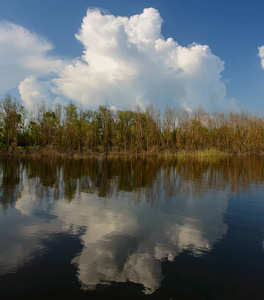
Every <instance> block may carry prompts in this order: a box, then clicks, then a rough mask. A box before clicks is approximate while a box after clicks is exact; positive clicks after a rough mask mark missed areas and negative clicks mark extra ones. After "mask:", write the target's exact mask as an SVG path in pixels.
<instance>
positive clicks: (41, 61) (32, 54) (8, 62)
mask: <svg viewBox="0 0 264 300" xmlns="http://www.w3.org/2000/svg"><path fill="white" fill-rule="evenodd" d="M52 49H53V45H52V44H51V43H50V42H48V41H47V40H45V39H44V38H42V37H40V36H39V35H37V34H35V33H31V32H29V31H28V30H27V29H25V28H24V27H22V26H19V25H16V24H13V23H9V22H0V93H4V92H6V91H7V90H9V89H13V88H17V87H18V85H19V82H20V81H22V80H24V79H25V77H27V76H40V75H47V74H48V73H50V72H55V73H56V72H58V71H59V70H60V69H61V68H62V67H63V65H64V64H65V62H64V61H63V60H60V59H57V58H54V57H52V56H50V55H48V52H49V51H50V50H52Z"/></svg>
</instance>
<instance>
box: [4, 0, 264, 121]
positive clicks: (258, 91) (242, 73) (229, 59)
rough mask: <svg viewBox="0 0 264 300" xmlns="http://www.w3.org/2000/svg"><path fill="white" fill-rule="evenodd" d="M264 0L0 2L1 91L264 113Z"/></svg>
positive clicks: (33, 100)
mask: <svg viewBox="0 0 264 300" xmlns="http://www.w3.org/2000/svg"><path fill="white" fill-rule="evenodd" d="M263 28H264V1H258V0H251V1H250V0H240V1H238V0H236V1H235V0H228V1H227V0H221V1H218V0H210V1H209V0H203V1H201V0H200V1H198V0H155V1H152V0H133V1H130V0H128V1H119V0H112V1H109V0H108V1H107V0H97V1H96V0H94V1H89V0H86V1H84V0H75V1H62V0H53V1H50V0H45V1H40V0H23V1H21V0H9V1H6V0H0V97H1V98H4V97H5V95H6V94H7V93H10V94H11V95H12V96H13V97H16V98H17V99H19V100H21V101H23V103H24V105H25V106H26V107H27V108H29V109H32V108H33V107H34V105H35V104H37V103H39V102H41V101H45V102H46V103H47V104H49V105H51V104H54V103H61V104H63V105H66V104H67V103H68V102H69V101H73V102H75V103H76V104H77V103H82V104H83V105H85V106H86V107H89V108H92V109H95V108H97V107H98V106H99V105H105V104H107V105H109V106H111V107H117V108H120V109H126V108H129V107H134V106H136V105H140V106H142V107H145V106H146V105H148V104H151V103H152V104H154V105H157V106H158V107H160V108H161V109H162V108H164V107H165V106H166V105H171V106H175V107H176V108H183V109H187V110H190V111H191V110H194V109H196V108H197V107H202V108H203V109H205V110H208V111H213V110H222V111H227V110H235V111H240V110H245V111H248V112H250V113H254V114H258V115H260V116H263V113H264V101H263V99H264V47H263V48H261V47H262V46H264V30H263Z"/></svg>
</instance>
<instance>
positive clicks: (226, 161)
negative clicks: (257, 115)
mask: <svg viewBox="0 0 264 300" xmlns="http://www.w3.org/2000/svg"><path fill="white" fill-rule="evenodd" d="M145 298H146V299H168V300H169V299H173V300H174V299H264V158H262V157H257V156H251V157H229V158H221V159H198V160H193V159H178V160H165V159H164V160H158V161H157V160H156V159H148V160H145V159H113V160H110V159H108V160H107V159H90V160H70V159H68V160H45V159H42V160H34V159H14V158H9V159H6V158H5V159H1V160H0V299H145Z"/></svg>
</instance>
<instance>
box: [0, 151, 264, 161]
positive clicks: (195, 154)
mask: <svg viewBox="0 0 264 300" xmlns="http://www.w3.org/2000/svg"><path fill="white" fill-rule="evenodd" d="M244 155H260V156H262V155H263V153H256V152H255V153H248V152H243V153H242V152H241V153H236V152H233V153H229V152H222V151H218V150H215V149H211V150H204V151H201V150H197V151H185V150H182V151H177V152H171V151H141V152H138V153H137V152H136V151H127V152H124V151H123V152H117V151H111V152H108V153H104V152H90V151H88V152H59V151H56V150H50V149H49V150H47V149H41V150H29V151H26V150H17V151H0V157H31V158H42V157H58V158H76V159H78V158H80V159H82V158H102V157H103V158H106V157H107V158H112V157H113V158H114V157H115V158H127V157H129V158H134V157H142V158H148V157H149V158H153V157H155V158H183V157H186V158H201V157H202V158H203V157H227V156H229V157H230V156H244Z"/></svg>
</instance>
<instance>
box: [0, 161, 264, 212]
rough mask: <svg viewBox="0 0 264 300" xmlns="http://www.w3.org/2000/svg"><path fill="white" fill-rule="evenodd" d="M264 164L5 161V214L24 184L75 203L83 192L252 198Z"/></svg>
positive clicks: (1, 167)
mask: <svg viewBox="0 0 264 300" xmlns="http://www.w3.org/2000/svg"><path fill="white" fill-rule="evenodd" d="M263 170H264V159H263V158H262V157H258V156H241V157H222V158H211V159H210V158H202V159H195V158H182V159H181V158H177V159H165V158H161V159H157V160H156V159H153V158H149V159H146V158H123V159H121V158H113V159H109V158H100V159H96V158H91V159H57V158H53V159H47V158H43V159H41V160H39V159H17V158H12V159H11V158H5V159H3V158H2V159H1V160H0V176H1V178H0V180H1V195H0V202H1V204H2V206H3V207H4V208H7V207H8V204H11V203H13V202H15V201H16V198H17V196H16V194H17V193H18V190H19V184H20V183H21V182H23V185H25V184H29V180H30V185H31V186H32V188H33V187H35V190H36V194H37V195H38V196H39V197H44V195H45V194H47V193H48V194H49V195H50V193H52V196H49V197H53V199H56V200H59V199H63V198H64V199H66V200H67V201H69V202H70V201H72V199H74V198H75V197H76V194H78V193H80V192H85V193H91V194H96V195H98V196H99V197H104V198H110V197H112V196H113V195H116V196H118V195H122V194H123V193H131V192H133V199H134V201H135V202H140V201H142V200H145V201H147V202H149V203H152V204H153V203H155V202H157V201H158V199H159V197H160V193H161V191H162V192H163V193H164V192H165V194H166V196H167V198H168V199H170V198H171V197H176V196H177V194H179V193H186V192H188V193H193V194H195V195H200V196H201V197H202V196H203V194H204V193H206V192H207V191H208V190H211V189H213V190H226V189H228V190H230V191H232V192H248V191H249V190H250V186H251V185H252V184H254V185H259V184H262V183H263V179H264V174H263Z"/></svg>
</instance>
